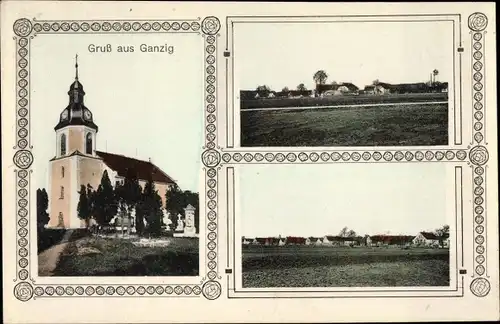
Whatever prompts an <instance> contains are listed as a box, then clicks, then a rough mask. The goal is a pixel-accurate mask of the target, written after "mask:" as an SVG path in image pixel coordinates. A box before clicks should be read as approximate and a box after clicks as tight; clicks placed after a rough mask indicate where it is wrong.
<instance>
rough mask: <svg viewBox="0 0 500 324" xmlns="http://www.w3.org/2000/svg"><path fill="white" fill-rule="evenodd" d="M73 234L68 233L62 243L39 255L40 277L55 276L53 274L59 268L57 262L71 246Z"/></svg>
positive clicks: (70, 231)
mask: <svg viewBox="0 0 500 324" xmlns="http://www.w3.org/2000/svg"><path fill="white" fill-rule="evenodd" d="M72 233H73V231H72V230H68V231H66V233H64V236H63V238H62V239H61V242H59V243H58V244H56V245H54V246H52V247H50V248H48V249H47V250H45V251H43V252H42V253H40V254H39V255H38V275H39V276H40V277H46V276H52V275H53V272H54V270H55V269H56V266H57V261H59V256H60V255H61V253H62V252H63V251H64V249H65V248H66V246H67V245H68V244H69V238H70V237H71V234H72Z"/></svg>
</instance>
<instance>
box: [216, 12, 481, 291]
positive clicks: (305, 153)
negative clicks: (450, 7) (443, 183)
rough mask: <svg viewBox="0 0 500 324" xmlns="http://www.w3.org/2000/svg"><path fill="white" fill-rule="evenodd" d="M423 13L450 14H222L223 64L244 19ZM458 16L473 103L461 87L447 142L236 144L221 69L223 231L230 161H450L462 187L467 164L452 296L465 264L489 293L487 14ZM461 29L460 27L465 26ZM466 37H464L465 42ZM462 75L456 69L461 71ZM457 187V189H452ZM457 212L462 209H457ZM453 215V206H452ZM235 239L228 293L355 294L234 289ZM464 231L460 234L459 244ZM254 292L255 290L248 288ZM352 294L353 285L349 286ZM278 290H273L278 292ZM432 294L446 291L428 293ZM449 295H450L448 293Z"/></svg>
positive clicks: (229, 86) (475, 287)
mask: <svg viewBox="0 0 500 324" xmlns="http://www.w3.org/2000/svg"><path fill="white" fill-rule="evenodd" d="M422 16H427V17H431V16H450V15H385V16H383V15H382V16H378V15H366V16H364V15H362V16H348V15H346V16H314V17H306V16H303V17H301V16H293V17H284V16H260V17H259V16H253V17H252V16H230V17H227V18H226V51H225V53H224V56H225V58H226V66H230V65H231V64H232V70H233V73H234V60H235V58H234V56H235V55H234V49H233V48H232V44H233V41H234V34H233V33H234V29H233V27H234V24H236V23H244V22H252V23H259V22H270V21H272V22H276V21H278V22H282V21H283V20H286V21H287V22H288V23H290V22H294V21H295V22H297V21H301V22H305V21H308V20H309V19H318V20H320V21H322V20H325V21H326V20H328V19H330V18H332V17H335V18H336V19H340V20H342V19H344V18H348V19H349V18H354V19H359V20H362V19H364V18H367V17H368V18H374V19H377V18H378V17H380V18H381V19H382V18H384V19H385V18H388V17H399V18H403V20H402V21H404V19H408V20H411V19H419V17H422ZM454 16H457V17H458V23H459V28H460V27H461V26H462V24H463V25H464V27H465V26H466V27H467V28H468V30H469V36H470V50H471V52H470V55H471V63H470V68H471V70H472V74H471V76H472V77H471V83H469V81H468V80H462V79H461V80H460V82H459V84H458V85H457V86H458V87H464V88H465V89H464V90H462V91H467V84H470V88H469V89H472V93H473V95H472V103H466V102H463V101H462V93H460V96H459V97H460V98H459V100H458V102H456V103H455V104H457V105H459V113H457V114H456V115H455V118H454V121H455V122H456V121H460V123H459V124H455V125H454V126H455V130H454V135H455V140H454V141H452V140H451V135H452V133H450V143H449V145H447V146H446V147H432V146H430V147H424V148H418V149H417V148H415V149H414V148H401V149H398V148H397V147H387V148H377V147H373V148H362V149H356V148H353V147H346V148H343V147H342V148H335V147H332V148H331V149H329V148H323V147H322V148H320V149H315V148H310V147H309V148H307V147H305V148H301V147H291V148H282V147H279V148H274V147H270V148H263V147H258V148H254V147H238V146H237V145H235V144H234V143H235V141H234V136H235V134H234V126H233V125H230V124H231V123H233V124H234V123H235V122H238V121H235V120H234V119H235V118H234V115H235V113H234V109H235V108H234V99H233V98H234V96H235V95H234V92H235V91H237V89H236V90H235V89H234V82H235V80H234V75H232V74H231V73H227V74H226V80H227V82H226V92H227V95H226V103H227V107H226V122H227V123H228V124H227V125H226V143H225V144H226V146H225V147H224V148H223V149H222V155H221V159H222V163H223V164H224V165H225V166H226V171H227V178H228V180H227V184H226V187H227V195H228V200H229V202H228V220H227V226H228V235H231V233H232V235H233V236H234V222H236V219H237V216H236V215H235V211H234V202H233V201H234V200H235V199H236V198H235V192H234V191H235V189H234V177H235V172H236V171H235V166H241V167H244V166H245V165H249V164H254V165H255V164H294V165H304V164H307V165H310V164H331V163H451V164H452V165H454V166H455V172H456V188H461V183H462V181H465V179H462V170H463V169H465V168H466V167H467V168H471V169H472V171H473V172H472V174H473V176H472V179H471V180H472V186H473V190H472V191H473V192H472V193H471V194H472V197H473V210H472V213H473V216H471V214H470V212H467V211H463V214H464V215H462V216H463V217H470V218H473V221H474V224H473V228H474V233H473V236H474V239H473V251H474V252H473V254H474V255H473V260H472V263H473V266H472V267H471V268H470V269H469V267H467V269H464V263H463V251H462V267H461V268H460V269H458V268H457V269H456V270H457V289H458V288H459V287H458V282H459V281H461V282H462V285H461V287H460V290H461V293H459V294H458V295H456V296H451V297H463V296H464V289H465V287H464V285H465V283H464V282H465V281H464V279H465V277H466V274H467V270H469V275H468V276H469V277H470V284H469V291H470V292H471V293H472V294H473V295H474V296H477V297H484V296H486V295H488V293H489V291H490V290H491V284H490V282H489V280H488V278H489V276H488V270H487V266H486V264H487V257H486V253H487V243H486V242H487V237H486V232H487V230H486V218H487V217H486V206H485V202H486V194H485V193H486V174H487V170H488V166H487V162H488V158H489V154H488V149H487V147H488V142H487V138H486V132H485V128H486V125H485V121H486V118H485V116H486V109H485V83H484V79H485V72H486V68H485V59H484V57H485V55H484V47H485V46H484V39H485V37H484V35H485V34H486V33H487V31H486V28H487V25H488V18H487V17H486V15H485V14H483V13H479V12H476V13H472V14H471V15H469V16H468V18H467V20H465V21H462V19H461V17H462V16H461V15H460V14H457V15H454ZM464 29H465V28H464ZM458 37H459V38H460V45H459V46H458V48H457V49H456V51H457V52H458V53H459V68H460V69H462V68H464V69H466V68H469V65H468V64H467V62H463V61H462V55H461V54H462V53H463V51H464V48H463V47H462V46H463V45H462V32H460V33H459V36H458ZM467 41H468V40H465V42H467ZM460 78H461V73H460ZM468 112H472V113H471V114H472V116H471V121H472V125H471V127H472V128H471V129H472V131H471V139H470V142H469V143H465V142H467V140H466V139H465V138H464V137H463V136H462V124H461V123H462V122H463V121H464V119H462V114H465V113H468ZM456 190H458V189H456ZM460 197H461V198H460V199H457V202H456V203H457V206H456V207H457V208H462V204H463V202H464V201H463V200H464V197H463V196H462V195H461V194H460ZM460 213H462V212H460ZM457 216H458V212H457ZM236 244H239V239H237V238H235V237H233V243H231V244H230V246H228V248H227V249H228V251H227V256H226V258H227V259H228V260H232V262H228V264H227V267H228V269H226V274H227V284H228V292H227V297H228V298H280V297H283V298H332V297H356V296H354V295H351V296H349V293H347V291H345V292H346V293H347V294H344V295H338V296H334V295H330V296H328V293H327V292H323V293H318V291H311V292H314V293H316V294H317V296H312V295H310V296H307V297H306V295H303V296H301V295H300V293H303V292H307V291H304V290H298V291H296V292H297V293H294V292H293V291H291V290H288V291H283V290H281V291H280V290H276V291H266V293H267V292H270V293H271V294H268V295H265V294H259V293H257V294H253V293H252V291H251V290H249V289H244V290H242V291H239V292H238V291H237V288H236V287H235V282H236V279H235V278H236V276H237V275H241V273H238V274H237V273H236V271H235V270H234V269H235V268H236V266H235V262H238V260H237V255H235V253H234V251H235V245H236ZM463 244H465V243H464V242H463V235H462V247H463ZM253 292H256V291H253ZM350 293H351V294H352V291H351V292H350ZM277 294H278V295H277ZM429 296H430V295H427V296H426V295H413V296H404V295H401V294H399V295H394V296H392V295H383V296H379V297H429ZM432 296H433V297H447V296H438V295H432ZM448 296H449V295H448ZM358 297H368V298H370V297H374V295H367V296H363V295H358Z"/></svg>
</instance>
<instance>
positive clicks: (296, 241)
mask: <svg viewBox="0 0 500 324" xmlns="http://www.w3.org/2000/svg"><path fill="white" fill-rule="evenodd" d="M305 243H306V239H305V238H304V237H295V236H288V237H287V238H286V244H287V245H304V244H305Z"/></svg>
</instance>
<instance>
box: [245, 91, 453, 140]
mask: <svg viewBox="0 0 500 324" xmlns="http://www.w3.org/2000/svg"><path fill="white" fill-rule="evenodd" d="M311 99H315V98H311ZM427 99H429V98H427ZM298 100H300V99H298ZM271 101H272V100H271ZM240 115H241V136H240V142H241V146H242V147H268V146H271V147H278V146H418V145H447V144H448V104H447V103H441V104H422V105H419V104H411V105H405V104H403V103H402V104H400V105H381V106H376V107H374V106H370V107H349V106H346V107H341V108H321V109H304V110H301V109H297V110H269V111H266V110H265V109H263V110H258V111H253V110H250V111H245V110H244V109H242V110H241V112H240Z"/></svg>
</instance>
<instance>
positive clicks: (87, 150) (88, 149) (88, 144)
mask: <svg viewBox="0 0 500 324" xmlns="http://www.w3.org/2000/svg"><path fill="white" fill-rule="evenodd" d="M85 153H87V154H92V134H91V133H87V136H86V138H85Z"/></svg>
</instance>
